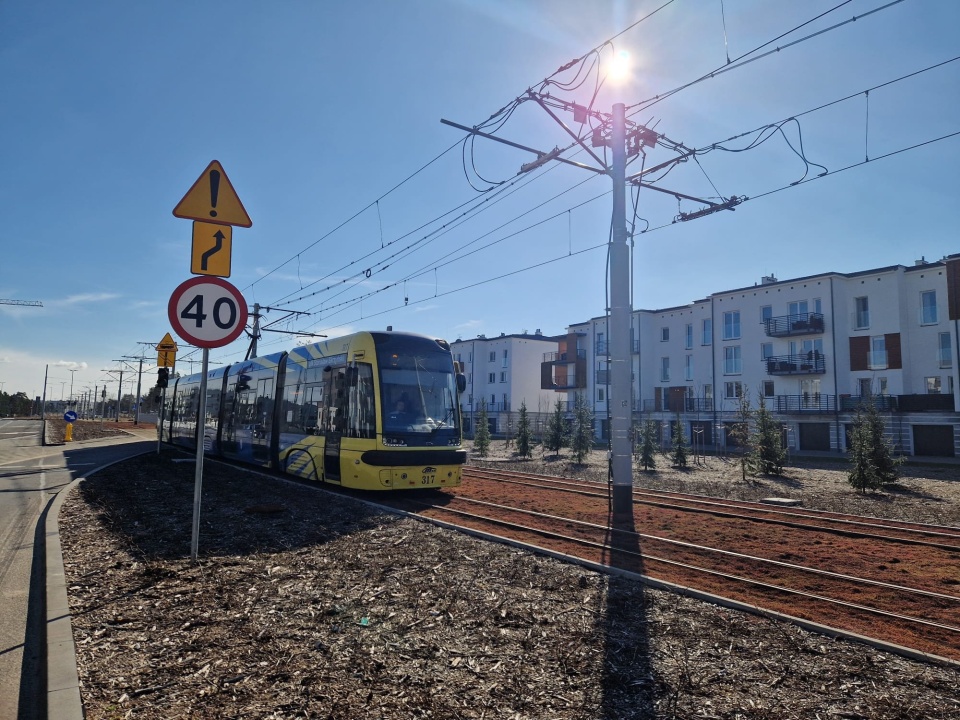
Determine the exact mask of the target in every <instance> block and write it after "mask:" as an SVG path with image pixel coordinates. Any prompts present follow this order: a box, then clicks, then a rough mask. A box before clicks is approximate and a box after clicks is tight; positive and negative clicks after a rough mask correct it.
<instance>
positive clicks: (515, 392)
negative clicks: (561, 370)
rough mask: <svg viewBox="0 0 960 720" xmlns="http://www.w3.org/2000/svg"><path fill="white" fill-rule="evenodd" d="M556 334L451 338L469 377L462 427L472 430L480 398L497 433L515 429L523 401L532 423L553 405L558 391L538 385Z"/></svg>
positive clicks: (553, 346)
mask: <svg viewBox="0 0 960 720" xmlns="http://www.w3.org/2000/svg"><path fill="white" fill-rule="evenodd" d="M557 347H558V338H556V337H550V336H546V335H543V334H542V333H541V332H540V331H539V330H537V331H536V332H535V333H534V334H532V335H531V334H527V333H519V334H512V335H507V334H505V333H501V334H500V336H499V337H491V338H488V337H486V336H484V335H479V336H477V337H476V338H473V339H471V340H460V339H457V340H456V341H455V342H452V343H450V349H451V351H452V352H453V359H454V360H455V361H457V362H459V363H460V364H461V366H462V368H463V372H464V374H465V375H466V378H467V389H466V391H465V392H464V394H463V396H462V401H461V405H462V409H463V419H464V425H465V430H466V431H467V433H468V434H469V435H472V434H473V431H474V427H473V423H474V418H475V416H476V413H477V412H478V411H479V410H480V401H481V400H483V401H484V402H485V403H486V408H487V422H488V423H489V425H490V431H491V432H492V433H495V434H501V433H508V432H511V431H513V432H515V429H516V419H517V415H518V413H519V411H520V406H521V405H522V404H523V403H526V406H527V412H528V413H529V414H530V417H531V422H534V423H535V422H537V421H538V420H540V419H542V418H543V417H545V416H546V415H547V414H549V412H550V411H551V410H552V409H553V407H554V406H555V404H556V401H557V395H556V393H555V392H553V390H551V389H544V388H542V387H541V385H542V383H541V377H540V367H541V361H542V360H543V357H544V355H548V354H550V353H556V352H557Z"/></svg>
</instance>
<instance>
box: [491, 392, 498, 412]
mask: <svg viewBox="0 0 960 720" xmlns="http://www.w3.org/2000/svg"><path fill="white" fill-rule="evenodd" d="M496 407H497V396H496V394H493V395H491V396H490V409H491V410H494V409H495V408H496Z"/></svg>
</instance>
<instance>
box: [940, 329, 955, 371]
mask: <svg viewBox="0 0 960 720" xmlns="http://www.w3.org/2000/svg"><path fill="white" fill-rule="evenodd" d="M937 355H938V356H939V360H940V367H942V368H952V367H953V352H952V350H951V347H950V333H948V332H945V333H940V347H939V350H938V351H937Z"/></svg>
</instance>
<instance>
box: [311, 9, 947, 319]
mask: <svg viewBox="0 0 960 720" xmlns="http://www.w3.org/2000/svg"><path fill="white" fill-rule="evenodd" d="M898 2H902V0H896V2H892V3H888V4H887V5H884V6H883V7H880V8H876V9H874V10H872V11H870V12H869V13H866V14H864V15H860V16H858V17H860V18H862V17H865V16H866V15H868V14H872V13H875V12H879V11H880V10H883V9H886V8H887V7H890V6H892V5H895V4H897V3H898ZM667 4H669V3H667ZM845 4H847V3H842V4H841V5H838V6H836V7H842V6H843V5H845ZM834 9H836V8H834ZM828 12H832V10H831V11H828ZM824 14H826V13H824ZM822 16H823V14H822V15H821V16H818V17H822ZM809 22H812V21H808V22H807V23H805V24H809ZM849 22H852V20H848V21H846V22H844V23H840V24H838V25H835V26H833V27H832V28H827V29H825V30H822V31H820V32H819V33H816V34H822V33H823V32H827V31H829V30H831V29H835V28H837V27H840V26H841V25H844V24H847V23H849ZM799 27H803V26H802V25H801V26H799ZM795 30H796V29H794V30H792V31H790V32H794V31H795ZM624 32H625V31H624ZM620 34H622V33H620ZM787 34H789V33H785V34H784V35H781V36H780V37H783V36H785V35H787ZM814 36H815V35H810V36H807V37H806V38H802V39H801V40H798V41H796V42H802V41H803V40H805V39H809V38H810V37H814ZM614 37H617V36H614ZM775 41H776V40H773V41H769V42H768V43H766V44H765V45H768V44H770V43H772V42H775ZM796 42H795V43H791V44H790V45H793V44H796ZM765 45H764V46H765ZM790 45H787V46H784V47H789V46H790ZM764 46H760V47H761V48H762V47H764ZM598 47H602V46H598ZM780 49H783V48H778V50H776V51H779V50H780ZM756 51H757V49H754V50H753V51H751V52H756ZM776 51H773V52H776ZM748 54H749V53H748ZM769 54H770V53H767V55H769ZM584 57H586V56H584ZM743 57H745V56H741V58H743ZM754 59H759V58H754ZM738 60H739V59H738ZM751 62H752V60H751ZM945 62H952V61H945ZM941 64H943V63H941ZM571 67H572V66H571ZM932 67H936V66H932ZM919 72H923V71H919ZM588 74H589V73H584V75H583V76H582V77H581V82H580V85H582V83H583V82H584V81H585V78H586V77H587V76H588ZM904 77H910V76H904ZM890 82H896V80H894V81H890ZM556 84H557V86H558V87H559V86H561V84H560V83H556ZM886 84H889V83H884V85H886ZM882 86H883V85H880V86H877V87H882ZM578 87H579V85H578ZM859 94H863V91H861V92H860V93H857V95H859ZM851 97H852V96H851ZM840 101H841V100H838V101H834V103H836V102H840ZM834 103H830V104H834ZM631 107H635V106H631ZM821 107H826V106H821ZM814 110H815V109H814ZM814 110H810V111H806V112H805V113H800V114H798V115H796V116H794V118H796V117H800V116H801V115H803V114H807V113H809V112H813V111H814ZM511 112H512V111H511ZM508 117H509V114H508V115H506V117H505V118H503V121H504V122H505V121H506V119H507V118H508ZM790 119H793V118H790ZM790 119H788V120H790ZM500 126H502V123H500V124H499V125H498V127H500ZM765 127H769V126H765ZM777 130H779V132H781V133H782V132H783V131H782V130H780V129H777ZM774 132H776V130H775V131H774ZM953 135H955V133H954V134H948V135H945V136H942V137H940V138H935V139H933V140H929V141H926V142H924V143H918V144H916V145H913V146H911V147H910V148H904V149H901V150H899V151H894V152H892V153H888V154H887V155H884V156H881V158H883V157H888V156H890V155H895V154H898V153H900V152H905V151H907V150H909V149H914V148H917V147H921V146H923V145H926V144H929V143H931V142H937V141H938V140H943V139H947V138H950V137H953ZM460 142H462V140H460V141H458V143H457V144H459V143H460ZM723 142H728V141H723ZM788 144H789V140H788ZM715 145H718V146H719V143H716V144H715ZM711 149H721V150H730V151H736V150H732V149H731V148H723V147H717V148H711ZM794 152H797V151H796V150H794ZM797 154H798V155H799V156H800V157H801V159H804V161H805V162H806V160H805V158H804V157H803V150H802V147H801V149H800V152H799V153H797ZM694 159H695V160H696V155H694ZM877 159H880V158H877ZM865 162H866V161H865ZM859 164H862V163H858V164H855V165H850V166H847V167H845V168H840V169H838V170H834V171H832V172H824V173H823V174H821V175H819V176H816V177H813V178H807V177H806V176H804V178H802V179H801V180H800V181H797V183H796V184H799V183H805V182H809V180H811V179H817V178H819V177H824V176H826V175H829V174H836V173H838V172H842V171H843V170H846V169H850V168H852V167H856V166H858V165H859ZM820 167H823V166H820ZM701 169H702V168H701ZM824 170H825V171H826V168H824ZM704 172H705V171H704ZM659 179H660V178H658V180H659ZM708 180H709V177H708ZM711 184H712V183H711ZM787 187H790V185H787V186H784V187H782V188H778V189H776V190H772V191H769V192H767V193H763V194H761V195H754V197H753V198H752V199H757V198H759V197H762V196H765V195H767V194H772V193H774V192H779V191H780V190H783V189H786V188H787ZM714 189H715V190H716V188H715V186H714ZM670 224H672V223H668V224H665V225H660V226H658V227H657V228H650V227H649V222H647V228H646V230H645V231H641V234H643V233H645V232H651V231H654V230H658V229H663V228H665V227H669V226H670ZM311 247H312V246H311ZM451 262H452V261H451ZM471 287H472V286H471ZM444 294H446V293H444ZM368 317H369V316H368Z"/></svg>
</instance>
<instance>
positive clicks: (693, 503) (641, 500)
mask: <svg viewBox="0 0 960 720" xmlns="http://www.w3.org/2000/svg"><path fill="white" fill-rule="evenodd" d="M465 478H469V479H470V480H471V481H477V480H492V481H495V482H501V483H517V484H520V485H527V486H530V487H551V488H554V489H556V490H558V491H564V492H571V493H576V494H580V495H584V496H587V497H597V498H604V499H606V498H607V497H608V495H607V486H606V485H605V484H602V483H598V482H592V481H572V480H567V479H565V478H558V477H552V476H548V475H531V474H521V473H507V472H503V471H489V470H480V469H478V468H475V467H469V466H468V467H467V468H466V469H465ZM633 501H634V503H635V504H644V505H650V506H657V507H662V508H667V509H678V510H685V511H691V512H702V513H707V514H713V515H716V516H721V517H731V518H744V519H750V520H752V521H755V522H766V523H771V524H778V525H783V526H785V527H799V528H803V529H808V528H809V529H816V530H822V531H824V532H838V533H843V534H846V535H849V536H854V537H863V538H874V539H877V540H890V541H900V542H905V543H910V544H917V545H929V546H930V547H937V548H942V549H944V550H948V551H956V552H960V528H951V527H947V526H943V525H926V524H922V523H905V522H900V521H896V520H887V519H883V518H864V517H862V516H857V515H848V514H843V513H832V512H826V511H818V510H808V509H804V508H790V509H788V510H784V509H778V508H775V507H772V506H770V505H767V504H764V503H757V502H749V501H744V500H727V499H722V498H715V497H708V496H702V495H690V494H684V493H676V492H667V491H654V490H641V489H636V488H635V489H634V490H633ZM813 521H816V524H814V522H813Z"/></svg>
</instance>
